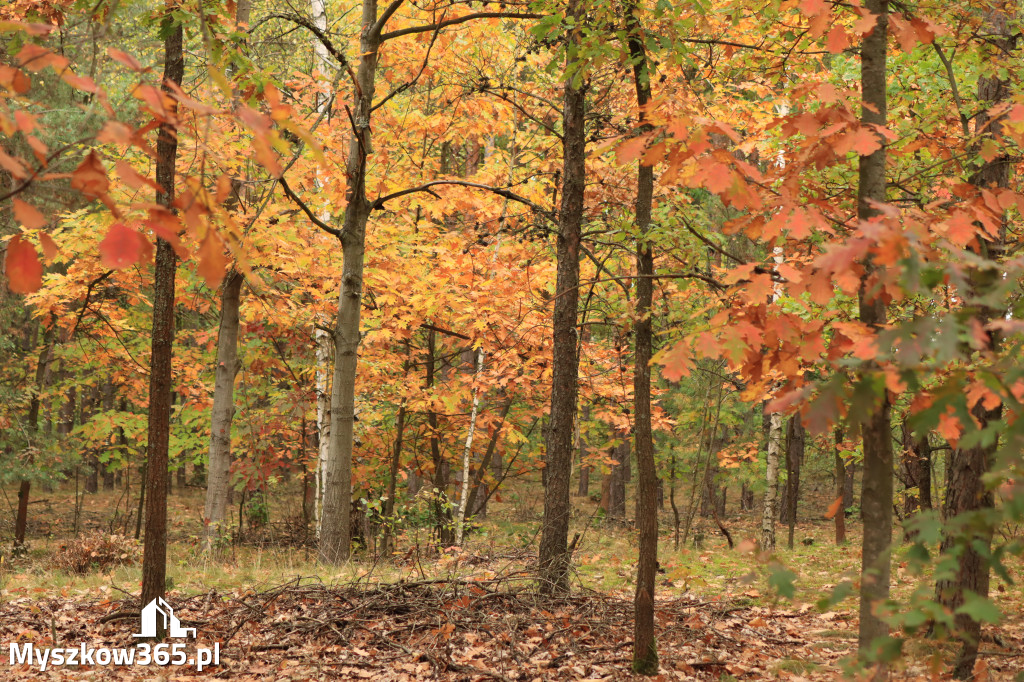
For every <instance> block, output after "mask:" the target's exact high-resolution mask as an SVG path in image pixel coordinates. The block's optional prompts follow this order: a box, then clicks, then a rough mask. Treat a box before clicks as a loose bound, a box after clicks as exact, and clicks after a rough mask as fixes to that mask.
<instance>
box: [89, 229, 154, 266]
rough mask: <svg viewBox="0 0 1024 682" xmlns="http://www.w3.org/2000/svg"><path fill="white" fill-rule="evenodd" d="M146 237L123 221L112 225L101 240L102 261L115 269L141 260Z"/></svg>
mask: <svg viewBox="0 0 1024 682" xmlns="http://www.w3.org/2000/svg"><path fill="white" fill-rule="evenodd" d="M145 241H146V238H145V237H143V236H142V235H141V234H139V232H138V231H137V230H133V229H132V228H130V227H128V226H127V225H125V224H124V223H122V222H116V223H114V224H113V225H111V226H110V229H109V230H108V231H107V236H106V237H104V238H103V241H101V242H100V246H99V249H100V262H101V263H103V265H104V266H105V267H108V268H113V269H121V268H126V267H129V266H131V265H135V264H136V263H138V262H139V260H140V258H141V256H142V253H143V248H144V246H145V244H144V242H145Z"/></svg>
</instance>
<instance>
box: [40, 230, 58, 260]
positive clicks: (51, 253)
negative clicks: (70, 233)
mask: <svg viewBox="0 0 1024 682" xmlns="http://www.w3.org/2000/svg"><path fill="white" fill-rule="evenodd" d="M39 245H40V246H42V247H43V256H45V257H46V262H47V263H52V262H53V259H54V258H56V257H57V250H58V249H57V242H55V241H53V237H51V236H50V234H49V233H48V232H40V233H39Z"/></svg>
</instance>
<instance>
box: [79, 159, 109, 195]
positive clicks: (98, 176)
mask: <svg viewBox="0 0 1024 682" xmlns="http://www.w3.org/2000/svg"><path fill="white" fill-rule="evenodd" d="M109 188H110V180H108V179H107V169H106V168H104V167H103V162H102V161H100V157H99V155H98V154H97V153H96V152H95V151H91V152H89V155H88V156H87V157H85V159H83V160H82V163H80V164H78V168H76V169H75V172H73V173H72V174H71V189H76V190H78V191H79V192H81V193H82V194H84V195H85V196H87V197H89V198H91V199H96V198H98V197H100V196H102V195H104V194H106V193H107V190H108V189H109Z"/></svg>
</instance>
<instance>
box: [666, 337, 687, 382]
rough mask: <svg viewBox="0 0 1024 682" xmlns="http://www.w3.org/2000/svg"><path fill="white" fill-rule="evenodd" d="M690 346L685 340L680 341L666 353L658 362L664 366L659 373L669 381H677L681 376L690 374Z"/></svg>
mask: <svg viewBox="0 0 1024 682" xmlns="http://www.w3.org/2000/svg"><path fill="white" fill-rule="evenodd" d="M690 357H691V353H690V347H689V345H687V343H686V342H685V341H680V342H679V343H677V344H676V345H675V347H673V348H672V350H670V351H669V352H668V353H666V354H665V355H664V356H663V357H662V358H660V360H659V362H661V364H662V365H664V366H665V368H664V369H663V370H661V375H662V376H663V377H665V378H666V379H668V380H669V381H679V380H680V379H682V378H683V377H688V376H690Z"/></svg>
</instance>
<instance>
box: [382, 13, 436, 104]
mask: <svg viewBox="0 0 1024 682" xmlns="http://www.w3.org/2000/svg"><path fill="white" fill-rule="evenodd" d="M395 1H396V2H399V1H400V0H395ZM438 35H440V31H434V35H432V36H430V44H429V45H427V53H426V54H425V55H423V63H422V64H420V70H419V72H418V73H417V74H416V75H415V76H414V77H413V79H412V80H409V81H406V82H405V83H402V84H401V85H399V86H398V87H397V88H395V89H394V90H392V91H391V92H389V93H388V94H387V96H386V97H384V99H382V100H381V101H379V102H377V103H376V104H374V105H373V106H372V107H370V113H371V114H372V113H373V112H374V111H376V110H377V109H379V108H380V107H382V106H384V105H385V104H386V103H387V101H388V100H390V99H391V98H392V97H394V96H395V95H398V94H400V93H402V92H405V91H406V90H408V89H409V88H411V87H412V86H414V85H416V83H418V82H419V80H420V76H422V75H423V72H424V71H425V70H426V68H427V62H429V61H430V51H431V50H432V49H434V43H435V42H437V36H438Z"/></svg>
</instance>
